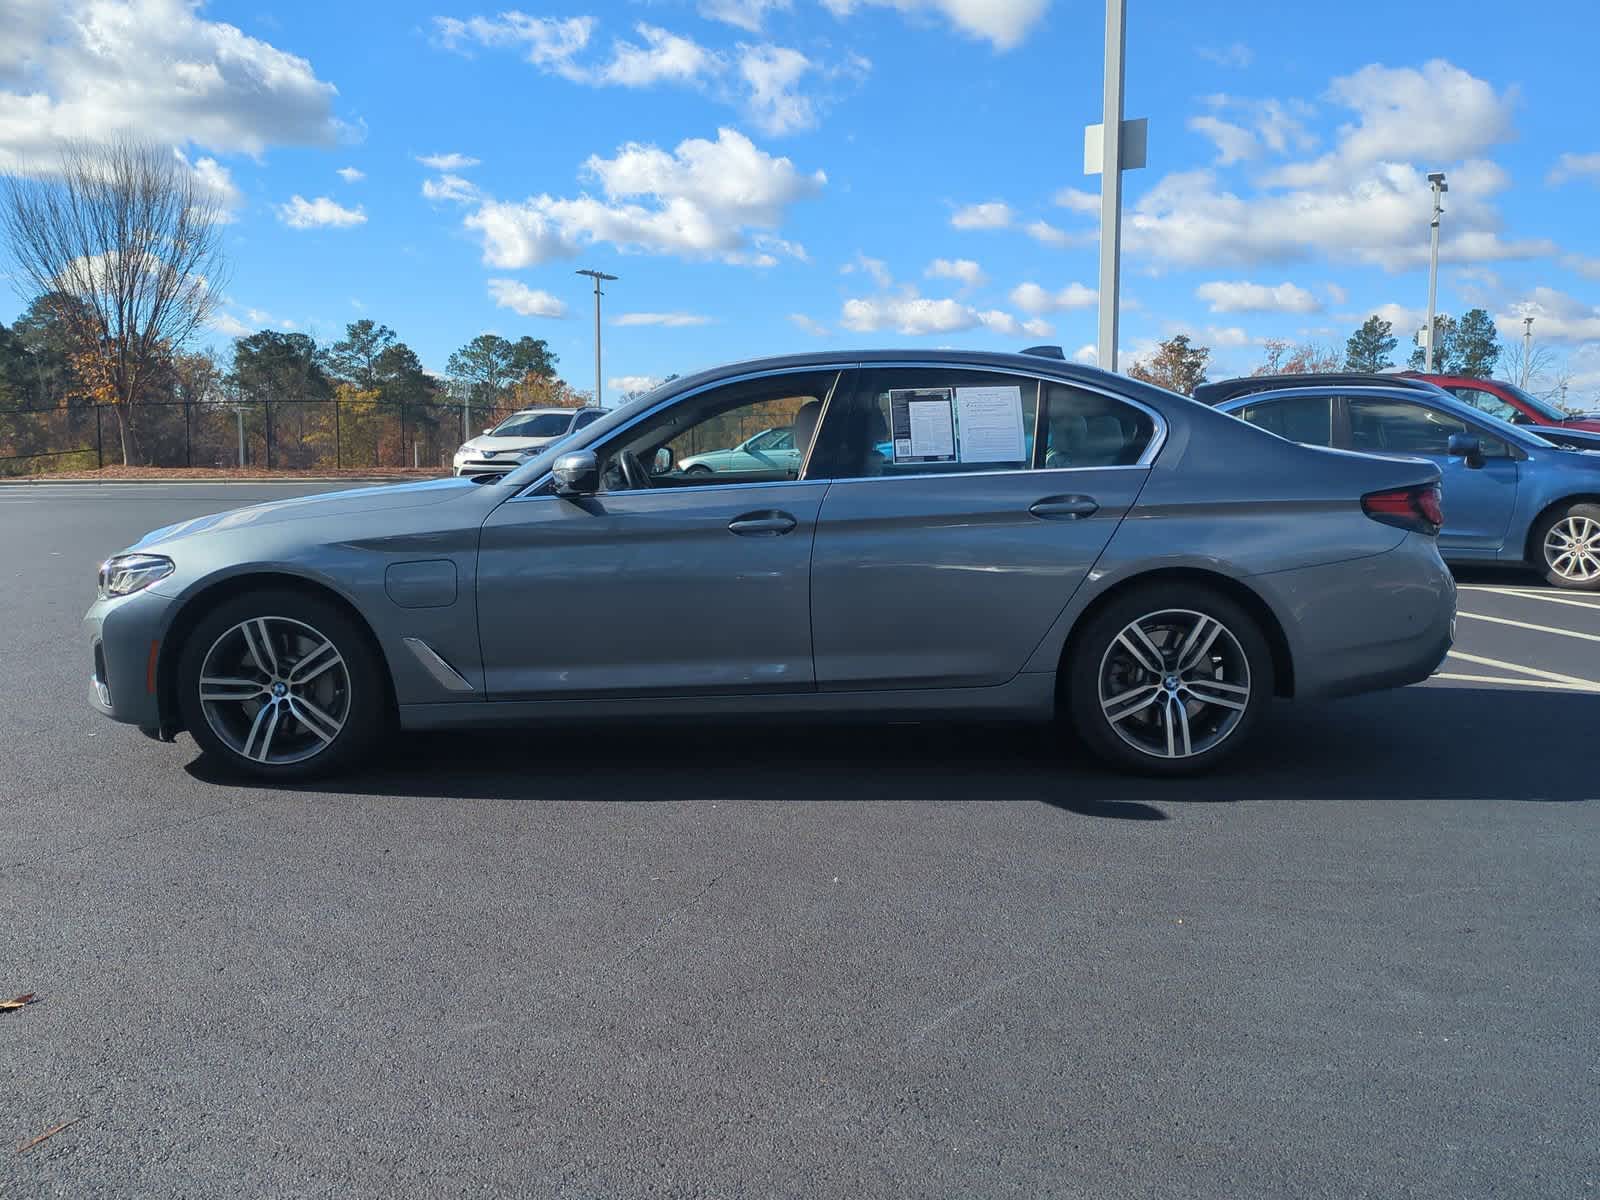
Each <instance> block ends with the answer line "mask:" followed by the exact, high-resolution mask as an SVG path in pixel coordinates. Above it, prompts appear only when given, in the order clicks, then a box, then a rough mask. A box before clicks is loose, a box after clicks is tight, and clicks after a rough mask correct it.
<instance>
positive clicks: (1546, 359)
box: [1500, 338, 1556, 391]
mask: <svg viewBox="0 0 1600 1200" xmlns="http://www.w3.org/2000/svg"><path fill="white" fill-rule="evenodd" d="M1500 363H1501V366H1502V368H1503V370H1504V376H1505V378H1507V379H1509V380H1510V381H1511V382H1512V383H1515V384H1517V385H1518V386H1519V387H1524V388H1527V389H1529V390H1530V391H1532V390H1535V389H1537V388H1538V387H1539V386H1540V384H1541V381H1542V380H1543V378H1544V375H1545V373H1546V372H1547V371H1550V370H1553V369H1554V368H1555V365H1556V352H1555V350H1554V349H1553V348H1552V347H1550V346H1541V345H1539V344H1538V343H1537V342H1535V343H1534V344H1533V347H1532V348H1531V350H1530V349H1529V348H1528V346H1527V345H1526V344H1525V343H1524V341H1523V339H1522V338H1515V339H1513V340H1512V341H1511V343H1510V345H1508V346H1507V347H1506V348H1505V349H1504V350H1502V351H1501V352H1500Z"/></svg>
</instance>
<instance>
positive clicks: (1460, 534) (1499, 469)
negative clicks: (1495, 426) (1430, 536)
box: [1346, 396, 1518, 558]
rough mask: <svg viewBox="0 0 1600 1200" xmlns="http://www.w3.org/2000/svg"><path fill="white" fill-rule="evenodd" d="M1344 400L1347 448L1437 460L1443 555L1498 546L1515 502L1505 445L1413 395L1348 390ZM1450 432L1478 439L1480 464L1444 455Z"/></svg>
mask: <svg viewBox="0 0 1600 1200" xmlns="http://www.w3.org/2000/svg"><path fill="white" fill-rule="evenodd" d="M1346 406H1347V410H1348V413H1349V422H1350V449H1352V450H1360V451H1362V452H1363V453H1366V454H1387V455H1395V456H1403V457H1407V458H1426V459H1428V460H1430V461H1431V462H1434V463H1437V464H1438V466H1439V471H1440V473H1441V475H1442V476H1443V484H1444V528H1443V529H1441V530H1440V531H1439V550H1440V552H1441V553H1442V554H1444V556H1445V557H1446V558H1450V557H1451V556H1452V555H1454V556H1456V557H1468V558H1489V557H1492V556H1493V555H1494V554H1495V553H1496V552H1498V551H1499V550H1500V548H1501V547H1502V546H1503V545H1504V544H1505V539H1506V530H1507V529H1508V528H1509V527H1510V524H1511V514H1512V511H1513V510H1514V509H1515V507H1516V502H1517V475H1518V465H1517V460H1516V458H1515V457H1514V451H1513V450H1512V448H1511V447H1510V446H1509V445H1507V444H1506V443H1505V442H1504V441H1502V440H1501V439H1500V438H1497V437H1495V436H1494V435H1493V434H1492V433H1489V432H1487V431H1486V430H1484V429H1481V428H1479V427H1477V426H1473V425H1469V424H1467V423H1466V422H1465V421H1463V420H1461V419H1460V418H1459V417H1457V416H1455V415H1454V414H1452V413H1448V412H1444V411H1443V410H1441V409H1437V408H1434V407H1432V406H1430V405H1427V404H1423V403H1420V402H1417V401H1412V400H1400V399H1389V398H1387V397H1384V398H1378V397H1374V396H1351V397H1349V398H1348V400H1347V401H1346ZM1456 433H1465V434H1469V435H1471V436H1472V437H1476V438H1479V439H1480V440H1481V441H1482V443H1483V451H1484V460H1483V465H1482V466H1478V467H1471V466H1468V465H1467V462H1466V460H1465V459H1462V458H1453V457H1451V456H1450V454H1449V453H1448V447H1449V442H1450V435H1451V434H1456Z"/></svg>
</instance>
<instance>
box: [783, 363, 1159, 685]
mask: <svg viewBox="0 0 1600 1200" xmlns="http://www.w3.org/2000/svg"><path fill="white" fill-rule="evenodd" d="M857 378H858V380H859V385H858V386H857V387H856V389H855V393H854V396H853V397H852V402H851V405H850V407H849V409H848V410H847V411H848V413H849V420H850V422H851V425H850V428H849V430H848V434H847V435H846V434H843V433H842V432H841V430H840V425H839V422H837V421H835V422H833V431H834V432H835V433H836V434H840V436H846V437H847V440H848V443H849V445H848V447H847V451H848V453H847V455H846V457H844V458H843V459H842V460H841V465H840V466H839V467H838V468H837V474H838V476H839V478H838V479H836V481H835V482H834V484H833V486H832V487H831V488H830V489H829V491H828V494H827V497H826V499H825V500H824V501H823V504H822V512H821V516H820V518H819V521H818V525H817V539H816V548H815V550H814V551H813V554H812V567H811V592H812V630H813V640H814V643H815V656H816V668H817V684H818V687H819V688H821V689H823V690H863V689H874V688H919V687H965V686H982V685H989V684H998V683H1004V682H1006V681H1007V680H1009V679H1011V678H1012V677H1013V676H1015V675H1016V674H1017V673H1018V672H1019V671H1020V670H1021V669H1022V667H1023V665H1024V663H1026V662H1027V659H1028V656H1029V655H1030V654H1031V653H1032V652H1033V650H1034V649H1035V648H1036V647H1037V646H1038V644H1039V642H1040V640H1041V639H1042V638H1043V637H1044V636H1045V634H1046V632H1048V630H1049V629H1050V626H1051V624H1052V623H1053V622H1054V621H1055V620H1056V618H1057V617H1058V616H1059V615H1060V613H1061V611H1062V609H1063V608H1065V607H1066V605H1067V602H1068V601H1069V600H1071V599H1072V595H1073V593H1074V592H1076V591H1077V589H1078V587H1079V586H1080V585H1081V584H1082V582H1083V580H1084V577H1085V576H1086V575H1087V574H1088V572H1089V570H1090V569H1091V568H1092V567H1093V565H1094V563H1095V561H1096V559H1098V558H1099V557H1100V554H1101V552H1102V551H1103V550H1104V549H1105V546H1106V543H1107V542H1108V541H1109V540H1110V539H1111V535H1112V533H1113V532H1115V530H1116V527H1117V524H1118V522H1120V521H1121V519H1122V517H1123V515H1124V514H1125V513H1126V512H1127V511H1128V509H1129V507H1130V506H1131V505H1132V504H1133V502H1134V500H1135V499H1136V498H1137V496H1138V494H1139V490H1140V489H1141V488H1142V487H1143V486H1144V481H1145V478H1146V475H1147V470H1146V468H1145V467H1144V466H1143V465H1142V459H1143V456H1144V451H1145V449H1146V448H1147V447H1149V446H1150V445H1151V441H1152V438H1153V437H1154V434H1155V428H1156V427H1155V421H1154V419H1153V418H1152V416H1151V415H1150V414H1149V413H1148V412H1146V411H1145V410H1143V409H1140V408H1138V407H1136V406H1134V405H1131V404H1126V403H1123V402H1122V401H1120V400H1116V399H1113V398H1111V397H1107V396H1104V395H1102V394H1100V393H1097V392H1090V391H1088V390H1085V389H1081V388H1077V387H1071V386H1068V385H1065V384H1057V383H1052V382H1049V381H1045V382H1043V383H1041V381H1040V380H1038V379H1034V378H1031V377H1027V376H1020V375H1007V374H1001V373H996V372H984V371H971V370H956V369H951V368H949V367H944V366H930V367H925V368H916V367H906V368H892V369H880V370H873V371H862V372H860V373H859V375H858V376H857ZM1041 388H1042V391H1043V396H1042V397H1041V395H1040V392H1041ZM1041 400H1042V403H1041ZM841 453H842V454H845V453H846V451H845V450H842V451H841Z"/></svg>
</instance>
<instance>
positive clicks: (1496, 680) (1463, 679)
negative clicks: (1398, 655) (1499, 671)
mask: <svg viewBox="0 0 1600 1200" xmlns="http://www.w3.org/2000/svg"><path fill="white" fill-rule="evenodd" d="M1433 678H1435V679H1449V680H1451V681H1453V682H1455V683H1493V684H1498V685H1500V686H1502V687H1530V688H1549V689H1550V690H1551V691H1554V692H1578V693H1583V692H1586V691H1593V692H1594V693H1595V694H1596V695H1600V688H1593V689H1590V688H1580V687H1575V686H1573V685H1572V684H1570V683H1552V682H1551V681H1550V680H1548V679H1502V678H1501V677H1500V676H1498V675H1457V674H1455V673H1454V672H1451V671H1435V672H1434V674H1433Z"/></svg>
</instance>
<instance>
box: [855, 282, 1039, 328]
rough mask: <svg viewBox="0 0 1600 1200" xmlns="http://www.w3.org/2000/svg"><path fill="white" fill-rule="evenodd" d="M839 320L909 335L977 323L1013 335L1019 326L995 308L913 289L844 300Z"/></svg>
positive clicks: (1014, 319) (974, 325)
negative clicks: (979, 307) (891, 294)
mask: <svg viewBox="0 0 1600 1200" xmlns="http://www.w3.org/2000/svg"><path fill="white" fill-rule="evenodd" d="M839 324H841V325H843V326H844V327H845V328H846V329H852V330H855V331H856V332H857V333H874V332H877V331H879V330H883V329H893V330H894V331H895V332H896V333H903V334H908V335H910V336H912V337H923V336H926V335H929V334H941V333H959V332H961V331H962V330H966V329H977V328H979V327H982V328H984V329H988V330H989V331H991V332H993V333H1001V334H1005V335H1006V336H1008V337H1014V336H1016V335H1017V334H1019V333H1020V332H1021V331H1022V328H1023V326H1022V324H1021V323H1020V322H1019V321H1018V320H1017V318H1016V317H1014V316H1012V315H1011V314H1010V313H1007V312H1001V311H999V310H998V309H990V310H986V311H984V310H979V309H976V308H974V307H972V306H971V305H970V304H963V303H962V302H961V301H959V300H950V299H942V300H935V299H931V298H928V297H924V296H918V295H916V294H915V293H907V294H905V295H898V296H875V297H857V298H855V299H851V300H846V301H845V302H844V308H843V309H842V310H841V312H840V314H839Z"/></svg>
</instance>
